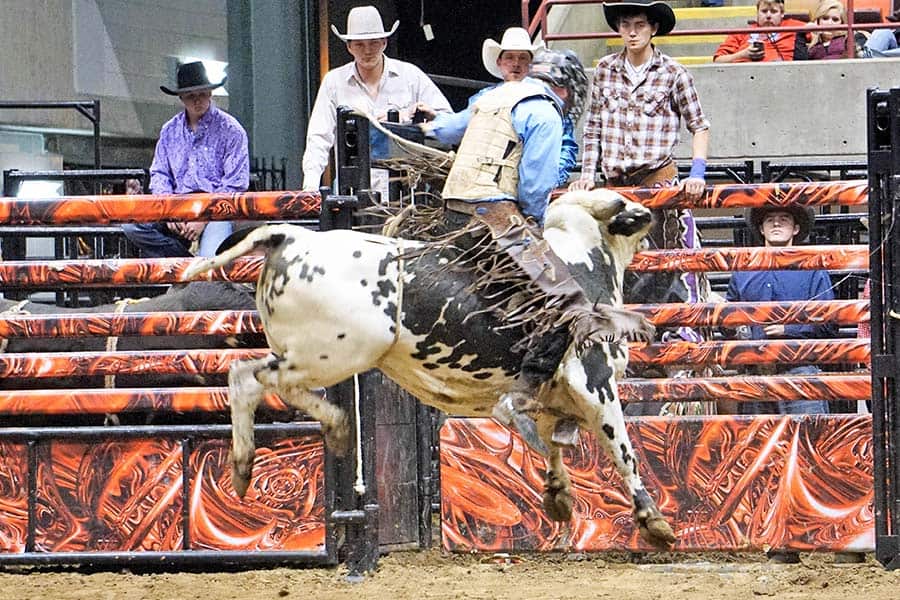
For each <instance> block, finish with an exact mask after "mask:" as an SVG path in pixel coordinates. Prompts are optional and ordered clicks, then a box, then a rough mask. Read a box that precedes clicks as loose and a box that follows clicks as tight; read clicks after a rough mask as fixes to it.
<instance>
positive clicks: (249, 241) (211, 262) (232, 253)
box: [184, 225, 285, 280]
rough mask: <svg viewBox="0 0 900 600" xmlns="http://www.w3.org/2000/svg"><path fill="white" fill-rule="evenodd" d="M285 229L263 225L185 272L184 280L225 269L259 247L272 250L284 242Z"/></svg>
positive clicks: (280, 226)
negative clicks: (214, 270) (221, 268)
mask: <svg viewBox="0 0 900 600" xmlns="http://www.w3.org/2000/svg"><path fill="white" fill-rule="evenodd" d="M283 227H284V226H283V225H263V226H262V227H257V228H256V229H254V230H253V231H252V232H250V234H249V235H247V237H245V238H244V239H242V240H241V241H240V242H238V243H237V244H235V245H234V246H232V247H231V248H229V249H227V250H225V251H224V252H222V253H221V254H217V255H216V256H213V257H212V258H206V259H203V260H201V261H198V262H195V263H194V264H192V265H191V266H190V267H188V268H187V269H186V270H185V272H184V279H185V280H188V279H193V278H194V277H196V276H197V275H200V274H201V273H206V272H207V271H211V270H213V269H218V268H219V267H224V266H225V265H227V264H228V263H230V262H231V261H233V260H234V259H236V258H239V257H241V256H243V255H245V254H247V253H248V252H250V251H252V250H253V249H254V248H256V247H258V246H267V247H270V248H271V247H272V246H276V245H278V244H279V243H281V241H282V240H284V236H285V233H284V232H283V231H281V229H282V228H283Z"/></svg>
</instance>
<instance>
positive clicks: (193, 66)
mask: <svg viewBox="0 0 900 600" xmlns="http://www.w3.org/2000/svg"><path fill="white" fill-rule="evenodd" d="M177 79H178V86H177V87H176V88H175V89H174V90H173V89H169V88H167V87H166V86H164V85H161V86H159V89H161V90H162V91H163V93H164V94H168V95H170V96H179V95H181V94H189V93H191V92H199V91H200V90H213V89H215V88H217V87H221V86H223V85H225V82H226V81H227V80H228V78H227V77H226V78H225V79H223V80H222V81H220V82H219V83H210V82H209V77H207V75H206V67H205V66H204V65H203V63H202V62H200V61H199V60H198V61H195V62H189V63H184V64H181V65H178V77H177Z"/></svg>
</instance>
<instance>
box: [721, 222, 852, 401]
mask: <svg viewBox="0 0 900 600" xmlns="http://www.w3.org/2000/svg"><path fill="white" fill-rule="evenodd" d="M745 219H746V221H747V226H748V227H749V228H750V232H751V235H753V236H754V237H755V238H756V240H757V241H759V240H760V238H761V240H762V242H763V243H764V245H765V246H766V247H768V248H773V247H789V246H794V245H796V244H798V243H800V242H802V241H803V240H805V239H806V237H807V236H808V235H809V232H810V229H811V228H812V225H813V223H814V221H815V214H814V213H813V211H812V209H810V208H805V207H802V206H797V205H790V206H786V207H780V206H762V207H758V208H752V209H749V210H747V211H746V212H745ZM725 300H726V301H728V302H771V301H792V300H834V290H833V288H832V284H831V279H830V278H829V276H828V272H827V271H740V272H736V273H734V274H733V275H732V276H731V281H730V283H729V285H728V292H727V294H726V296H725ZM835 335H836V330H835V327H834V325H833V324H830V323H821V324H805V323H804V324H789V325H782V324H771V325H751V326H750V327H749V328H747V327H742V328H740V329H739V331H738V337H740V338H743V339H751V340H764V339H779V338H787V339H796V338H803V339H815V338H832V337H835ZM767 371H771V372H767ZM819 371H820V369H819V367H817V366H815V365H802V366H794V367H791V366H789V365H770V366H767V367H764V366H759V367H751V368H750V372H751V373H752V374H772V372H774V373H790V374H795V375H810V374H815V373H818V372H819ZM739 412H740V413H741V414H824V413H827V412H828V404H827V402H825V401H824V400H798V401H788V402H771V401H769V402H742V403H740V406H739Z"/></svg>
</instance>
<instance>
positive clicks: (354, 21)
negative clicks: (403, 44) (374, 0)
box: [331, 6, 400, 42]
mask: <svg viewBox="0 0 900 600" xmlns="http://www.w3.org/2000/svg"><path fill="white" fill-rule="evenodd" d="M399 26H400V21H394V26H393V27H391V30H390V31H385V30H384V23H383V22H382V20H381V13H379V12H378V9H377V8H375V7H374V6H357V7H356V8H354V9H351V10H350V14H349V15H347V33H341V32H340V31H338V30H337V27H335V26H334V25H332V26H331V31H333V32H334V35H336V36H338V37H339V38H341V39H342V40H344V41H345V42H349V41H352V40H377V39H381V38H386V37H390V36H391V35H393V34H394V32H395V31H397V27H399Z"/></svg>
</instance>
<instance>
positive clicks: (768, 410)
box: [739, 365, 828, 415]
mask: <svg viewBox="0 0 900 600" xmlns="http://www.w3.org/2000/svg"><path fill="white" fill-rule="evenodd" d="M821 371H822V370H821V369H820V368H819V367H817V366H815V365H802V366H799V367H794V368H793V369H789V370H788V371H785V372H784V373H780V375H815V374H816V373H820V372H821ZM739 412H740V413H741V414H742V415H827V414H828V402H826V401H825V400H789V401H785V402H741V404H740V409H739Z"/></svg>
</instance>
